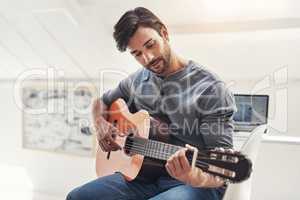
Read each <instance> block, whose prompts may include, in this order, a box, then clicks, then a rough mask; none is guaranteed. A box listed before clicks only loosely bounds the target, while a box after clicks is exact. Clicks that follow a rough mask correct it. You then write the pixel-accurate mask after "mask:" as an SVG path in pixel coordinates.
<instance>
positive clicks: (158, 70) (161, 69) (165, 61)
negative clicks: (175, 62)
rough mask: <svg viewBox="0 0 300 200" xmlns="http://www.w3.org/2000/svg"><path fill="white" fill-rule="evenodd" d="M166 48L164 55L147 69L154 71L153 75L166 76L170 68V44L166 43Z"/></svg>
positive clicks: (152, 62)
mask: <svg viewBox="0 0 300 200" xmlns="http://www.w3.org/2000/svg"><path fill="white" fill-rule="evenodd" d="M164 46H165V48H164V50H163V53H162V55H161V56H159V57H158V58H155V59H154V60H152V61H151V62H150V63H149V64H148V65H147V66H146V68H147V69H149V70H150V71H152V72H153V73H155V74H157V75H160V76H164V75H165V73H166V72H167V71H168V69H169V67H170V61H171V49H170V46H169V44H168V43H166V42H165V45H164Z"/></svg>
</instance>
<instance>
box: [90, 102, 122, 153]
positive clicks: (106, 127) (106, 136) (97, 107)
mask: <svg viewBox="0 0 300 200" xmlns="http://www.w3.org/2000/svg"><path fill="white" fill-rule="evenodd" d="M106 110H107V107H106V106H105V104H104V103H103V102H102V101H101V100H100V99H97V100H96V101H94V104H93V121H94V127H95V129H96V135H97V140H98V143H99V146H100V147H101V149H102V151H105V152H108V151H117V150H120V149H122V148H121V147H120V145H118V144H117V143H116V142H115V139H116V137H117V135H118V129H117V128H116V127H114V126H113V125H112V124H111V123H109V122H108V121H107V120H106V119H105V115H104V113H105V112H106Z"/></svg>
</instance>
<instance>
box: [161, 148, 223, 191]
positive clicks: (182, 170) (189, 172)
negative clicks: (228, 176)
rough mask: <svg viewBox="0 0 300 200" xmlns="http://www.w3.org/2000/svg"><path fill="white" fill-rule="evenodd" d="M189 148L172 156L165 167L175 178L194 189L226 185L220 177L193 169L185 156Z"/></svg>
mask: <svg viewBox="0 0 300 200" xmlns="http://www.w3.org/2000/svg"><path fill="white" fill-rule="evenodd" d="M187 150H188V148H182V149H181V150H179V151H177V152H176V153H175V154H174V155H172V156H171V157H170V158H169V159H168V160H167V163H166V165H165V167H166V170H167V171H168V173H169V174H170V176H172V177H173V178H175V179H177V180H179V181H182V182H183V183H185V184H188V185H191V186H193V187H220V186H222V185H223V184H224V182H223V180H221V179H220V178H219V177H215V176H212V175H210V174H207V173H205V172H203V171H202V170H201V169H200V168H198V167H194V168H192V167H191V166H190V164H189V162H188V160H187V158H186V156H185V153H186V151H187Z"/></svg>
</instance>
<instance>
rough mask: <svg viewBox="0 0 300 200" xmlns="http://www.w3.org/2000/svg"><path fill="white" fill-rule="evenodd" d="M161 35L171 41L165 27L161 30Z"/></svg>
mask: <svg viewBox="0 0 300 200" xmlns="http://www.w3.org/2000/svg"><path fill="white" fill-rule="evenodd" d="M160 35H161V36H162V37H163V38H164V39H166V40H167V41H169V33H168V30H167V28H166V27H165V26H162V27H161V29H160Z"/></svg>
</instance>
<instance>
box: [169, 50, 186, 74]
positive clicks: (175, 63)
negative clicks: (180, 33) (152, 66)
mask: <svg viewBox="0 0 300 200" xmlns="http://www.w3.org/2000/svg"><path fill="white" fill-rule="evenodd" d="M187 65H188V61H187V60H185V59H183V58H181V57H179V56H177V55H176V54H173V55H172V56H171V61H170V66H169V68H168V69H169V70H168V72H167V73H166V74H165V75H164V77H168V76H170V75H172V74H174V73H176V72H178V71H181V70H183V69H184V68H185V67H186V66H187Z"/></svg>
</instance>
